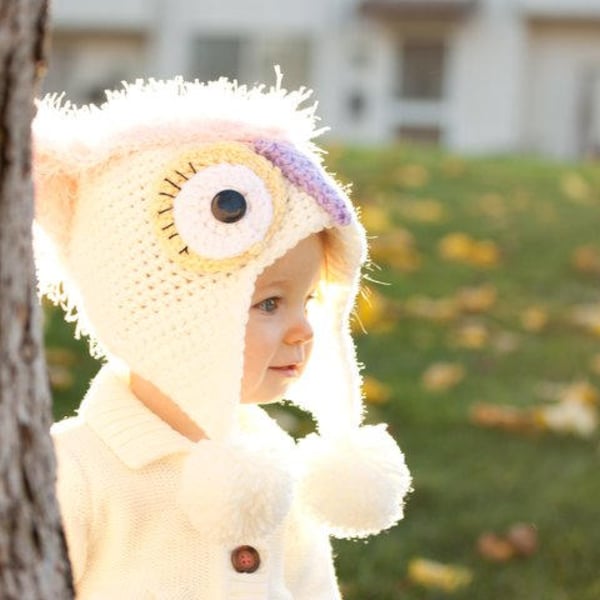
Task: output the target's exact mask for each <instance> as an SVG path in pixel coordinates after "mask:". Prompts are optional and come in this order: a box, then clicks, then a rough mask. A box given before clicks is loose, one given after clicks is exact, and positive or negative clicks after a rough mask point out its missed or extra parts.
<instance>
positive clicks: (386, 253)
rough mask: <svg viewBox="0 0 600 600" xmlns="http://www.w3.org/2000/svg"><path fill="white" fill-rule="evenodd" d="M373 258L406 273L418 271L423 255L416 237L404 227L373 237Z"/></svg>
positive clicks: (376, 261)
mask: <svg viewBox="0 0 600 600" xmlns="http://www.w3.org/2000/svg"><path fill="white" fill-rule="evenodd" d="M371 260H372V261H373V262H374V263H376V264H386V265H389V266H390V267H392V268H394V269H397V270H398V271H402V272H405V273H411V272H413V271H416V270H417V269H419V268H420V266H421V255H420V254H419V252H418V250H417V249H416V246H415V240H414V237H413V235H412V234H411V233H410V232H409V231H407V230H406V229H402V228H396V229H394V230H393V231H391V232H390V233H388V234H385V235H381V236H378V237H376V238H374V239H373V241H372V242H371Z"/></svg>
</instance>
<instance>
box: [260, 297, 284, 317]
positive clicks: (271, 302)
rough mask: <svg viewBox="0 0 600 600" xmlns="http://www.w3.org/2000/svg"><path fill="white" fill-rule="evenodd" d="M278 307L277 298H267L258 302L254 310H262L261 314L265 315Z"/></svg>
mask: <svg viewBox="0 0 600 600" xmlns="http://www.w3.org/2000/svg"><path fill="white" fill-rule="evenodd" d="M278 306H279V298H267V299H266V300H263V301H262V302H259V303H258V304H257V305H256V308H258V309H259V310H262V311H263V312H266V313H272V312H275V311H276V310H277V307H278Z"/></svg>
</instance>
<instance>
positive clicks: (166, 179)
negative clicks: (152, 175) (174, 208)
mask: <svg viewBox="0 0 600 600" xmlns="http://www.w3.org/2000/svg"><path fill="white" fill-rule="evenodd" d="M164 180H165V181H166V182H167V183H170V184H171V185H172V186H173V187H174V188H177V189H178V190H179V191H181V188H180V187H179V186H178V185H177V184H176V183H175V182H174V181H171V180H170V179H169V178H168V177H165V179H164Z"/></svg>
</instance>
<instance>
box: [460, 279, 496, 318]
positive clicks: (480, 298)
mask: <svg viewBox="0 0 600 600" xmlns="http://www.w3.org/2000/svg"><path fill="white" fill-rule="evenodd" d="M497 297H498V290H497V289H496V286H494V285H493V284H491V283H486V284H483V285H480V286H477V287H463V288H460V289H459V290H458V291H457V292H456V300H457V303H458V306H459V307H460V308H461V310H463V311H464V312H468V313H482V312H485V311H487V310H489V309H490V308H492V306H493V305H494V304H495V303H496V299H497Z"/></svg>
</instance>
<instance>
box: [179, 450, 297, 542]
mask: <svg viewBox="0 0 600 600" xmlns="http://www.w3.org/2000/svg"><path fill="white" fill-rule="evenodd" d="M290 471H291V469H290V462H289V460H286V453H285V452H283V453H282V452H280V451H273V449H266V448H257V447H256V444H254V445H252V444H250V443H249V442H248V441H245V440H244V441H242V440H236V441H235V442H223V441H215V440H202V441H200V442H198V444H197V445H196V447H195V448H194V449H193V450H192V452H191V453H190V455H189V457H187V459H186V463H185V465H184V468H183V473H182V478H181V487H180V490H179V496H178V504H179V506H180V508H181V509H182V510H183V511H184V512H185V513H186V514H187V516H188V518H189V520H190V522H191V523H192V525H193V526H194V528H195V529H197V530H198V531H199V532H201V533H202V535H204V536H206V537H207V538H210V539H214V540H216V541H219V542H228V541H237V542H239V541H240V540H245V541H247V542H251V541H252V540H257V539H260V538H261V537H263V536H265V535H268V534H269V533H271V532H272V531H273V530H274V529H275V528H276V527H277V526H278V525H280V524H281V522H282V521H283V519H284V518H285V516H286V515H287V513H288V512H289V509H290V505H291V502H292V494H293V473H291V472H290Z"/></svg>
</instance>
